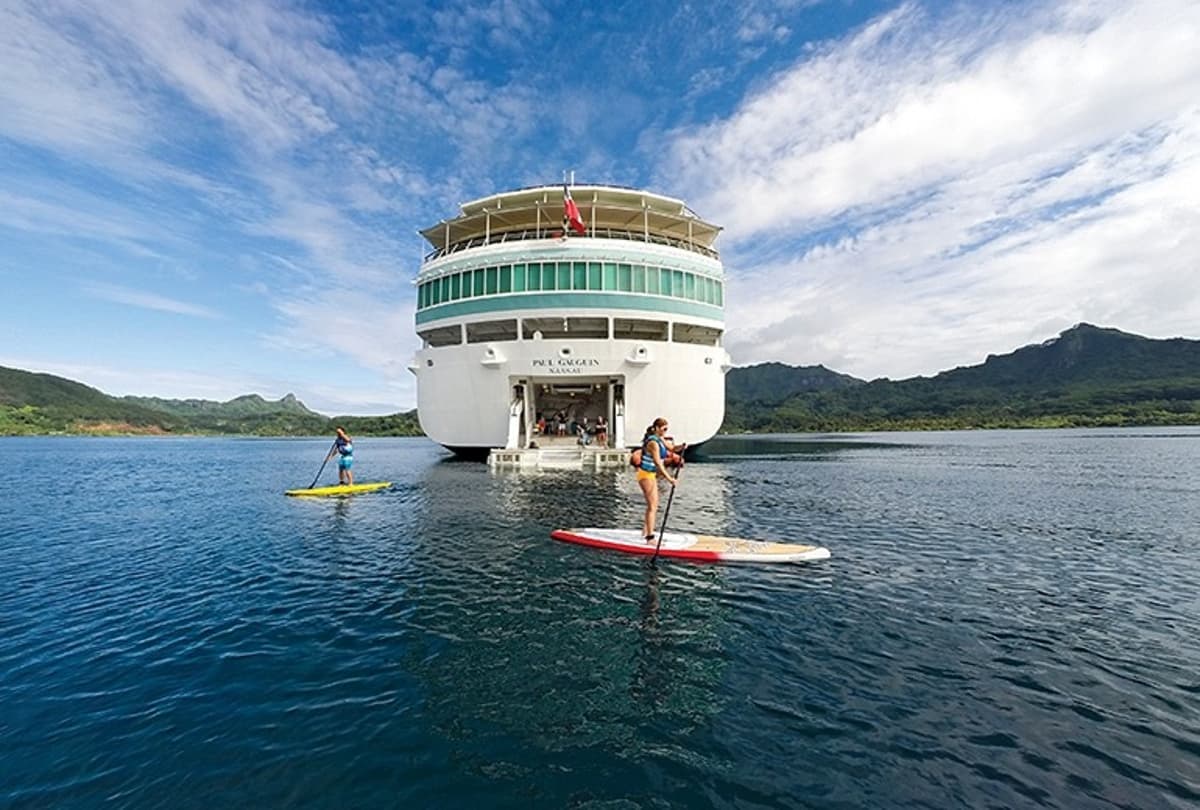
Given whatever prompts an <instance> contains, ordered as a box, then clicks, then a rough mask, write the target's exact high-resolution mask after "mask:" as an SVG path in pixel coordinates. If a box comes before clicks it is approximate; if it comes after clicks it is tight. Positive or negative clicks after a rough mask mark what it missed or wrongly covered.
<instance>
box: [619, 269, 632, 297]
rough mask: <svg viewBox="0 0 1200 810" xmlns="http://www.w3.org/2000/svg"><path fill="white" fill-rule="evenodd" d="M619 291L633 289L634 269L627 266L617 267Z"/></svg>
mask: <svg viewBox="0 0 1200 810" xmlns="http://www.w3.org/2000/svg"><path fill="white" fill-rule="evenodd" d="M617 289H618V290H620V291H621V292H629V291H630V290H632V289H633V268H632V267H630V266H629V265H627V264H618V265H617Z"/></svg>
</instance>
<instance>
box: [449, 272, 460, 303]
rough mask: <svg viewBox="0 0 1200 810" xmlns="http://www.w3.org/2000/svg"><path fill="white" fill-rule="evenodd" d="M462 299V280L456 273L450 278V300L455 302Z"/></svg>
mask: <svg viewBox="0 0 1200 810" xmlns="http://www.w3.org/2000/svg"><path fill="white" fill-rule="evenodd" d="M460 298H462V279H461V278H459V275H458V273H455V274H454V275H452V276H450V300H451V301H457V300H458V299H460Z"/></svg>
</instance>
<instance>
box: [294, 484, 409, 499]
mask: <svg viewBox="0 0 1200 810" xmlns="http://www.w3.org/2000/svg"><path fill="white" fill-rule="evenodd" d="M391 485H392V482H391V481H370V482H368V483H366V484H352V485H350V486H346V485H344V484H338V485H337V486H332V487H314V488H311V489H289V490H288V491H287V492H286V493H284V494H285V495H295V496H298V497H314V498H320V497H322V496H330V495H357V494H359V493H360V492H374V491H375V490H377V489H384V488H385V487H390V486H391Z"/></svg>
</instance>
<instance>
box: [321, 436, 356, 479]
mask: <svg viewBox="0 0 1200 810" xmlns="http://www.w3.org/2000/svg"><path fill="white" fill-rule="evenodd" d="M335 430H336V431H337V438H336V439H334V440H333V447H331V448H329V455H328V456H326V457H325V460H326V461H329V459H331V458H333V457H334V456H337V457H338V484H340V485H344V486H351V485H353V484H354V472H353V471H352V470H351V469H350V468H351V467H353V466H354V442H353V441H351V439H350V436H349V435H348V434H347V433H346V431H345V429H344V428H342V427H341V426H340V425H339V426H338V427H337V428H335Z"/></svg>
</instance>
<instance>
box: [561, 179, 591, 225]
mask: <svg viewBox="0 0 1200 810" xmlns="http://www.w3.org/2000/svg"><path fill="white" fill-rule="evenodd" d="M568 226H569V227H570V228H571V230H573V231H575V233H578V234H584V233H587V227H586V226H584V224H583V217H581V216H580V215H579V206H578V205H576V204H575V201H574V200H572V199H571V189H569V188H567V184H566V183H563V227H564V228H566V227H568Z"/></svg>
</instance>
